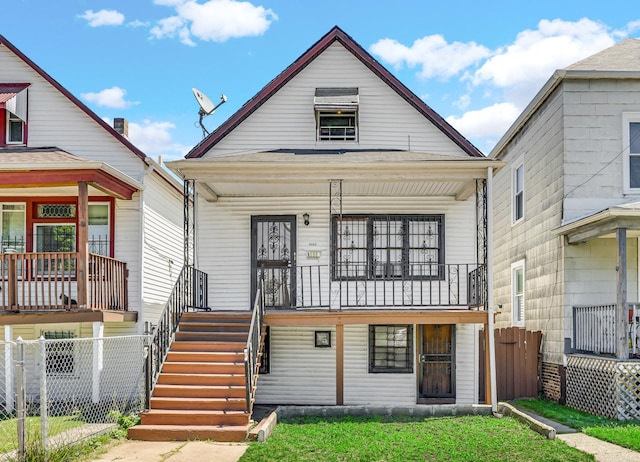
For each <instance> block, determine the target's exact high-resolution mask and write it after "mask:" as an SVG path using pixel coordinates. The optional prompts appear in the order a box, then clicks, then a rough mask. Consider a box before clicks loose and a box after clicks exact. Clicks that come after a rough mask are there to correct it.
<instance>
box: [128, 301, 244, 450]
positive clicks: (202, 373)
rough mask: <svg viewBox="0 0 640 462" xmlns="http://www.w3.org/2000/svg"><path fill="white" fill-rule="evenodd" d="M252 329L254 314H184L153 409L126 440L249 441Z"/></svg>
mask: <svg viewBox="0 0 640 462" xmlns="http://www.w3.org/2000/svg"><path fill="white" fill-rule="evenodd" d="M250 323H251V313H250V312H194V313H185V314H183V315H182V319H181V320H180V324H179V326H178V331H177V332H176V336H175V340H174V341H173V343H172V344H171V348H170V350H169V352H168V353H167V359H166V361H165V363H164V364H163V366H162V370H161V371H160V375H159V376H158V380H157V383H156V386H155V388H154V390H153V395H152V397H151V401H150V409H149V410H147V411H144V412H142V413H141V414H140V419H141V421H140V425H136V426H134V427H131V428H129V430H128V438H129V439H133V440H143V441H187V440H211V441H221V442H237V441H245V440H246V439H247V435H248V432H249V430H250V426H251V414H250V413H249V412H247V410H246V409H247V401H246V391H245V371H244V348H245V346H246V343H247V337H248V332H249V325H250Z"/></svg>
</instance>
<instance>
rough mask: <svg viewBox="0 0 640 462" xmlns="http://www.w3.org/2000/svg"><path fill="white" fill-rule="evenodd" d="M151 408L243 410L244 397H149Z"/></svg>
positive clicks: (244, 405) (245, 405) (245, 407)
mask: <svg viewBox="0 0 640 462" xmlns="http://www.w3.org/2000/svg"><path fill="white" fill-rule="evenodd" d="M151 409H176V410H177V409H182V410H192V411H200V410H202V411H245V410H246V409H247V400H246V399H245V398H184V397H180V398H175V397H164V396H159V397H157V398H156V397H154V398H151Z"/></svg>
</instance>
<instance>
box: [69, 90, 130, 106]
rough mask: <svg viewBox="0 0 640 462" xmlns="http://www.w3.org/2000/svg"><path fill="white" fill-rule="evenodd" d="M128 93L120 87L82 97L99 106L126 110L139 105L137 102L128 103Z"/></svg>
mask: <svg viewBox="0 0 640 462" xmlns="http://www.w3.org/2000/svg"><path fill="white" fill-rule="evenodd" d="M126 95H127V91H126V90H123V89H122V88H120V87H111V88H106V89H104V90H102V91H99V92H97V93H92V92H90V93H81V94H80V96H81V97H82V99H84V100H85V101H88V102H90V103H93V104H95V105H97V106H104V107H110V108H115V109H124V108H128V107H131V106H133V105H137V104H139V103H138V102H136V101H127V100H126V99H125V96H126Z"/></svg>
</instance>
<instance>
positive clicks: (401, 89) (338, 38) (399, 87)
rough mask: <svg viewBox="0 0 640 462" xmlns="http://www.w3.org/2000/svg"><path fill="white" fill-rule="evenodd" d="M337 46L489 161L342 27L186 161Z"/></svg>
mask: <svg viewBox="0 0 640 462" xmlns="http://www.w3.org/2000/svg"><path fill="white" fill-rule="evenodd" d="M334 42H339V43H340V44H341V45H342V46H343V47H344V48H345V49H346V50H348V51H349V52H350V53H351V54H353V55H354V56H355V57H356V58H357V59H358V60H359V61H360V62H361V63H362V64H364V65H365V66H366V67H367V68H368V69H369V70H370V71H371V72H373V73H374V74H375V75H376V76H378V77H379V78H380V79H381V80H382V81H383V82H385V83H386V84H387V85H389V87H391V88H392V89H393V90H394V91H395V92H396V93H397V94H398V95H400V96H401V97H402V98H403V99H404V100H405V101H406V102H407V103H409V104H410V105H411V106H412V107H414V108H415V109H416V110H417V111H418V112H419V113H420V114H422V115H423V116H424V117H426V118H427V119H428V120H429V121H430V122H431V123H432V124H434V125H435V126H436V127H437V128H439V129H440V130H441V131H442V132H443V133H444V134H445V135H447V136H448V137H449V138H450V139H451V140H452V141H453V142H454V143H456V144H457V145H458V146H459V147H460V148H461V149H462V150H463V151H464V152H465V153H467V154H468V155H469V156H471V157H485V156H484V155H483V154H482V152H480V150H478V148H476V147H475V146H474V145H473V144H471V142H469V140H467V139H466V138H465V137H463V136H462V135H461V134H460V133H459V132H458V131H457V130H456V129H454V128H453V127H452V126H451V125H449V123H448V122H447V121H445V120H444V119H443V118H442V117H441V116H440V115H439V114H437V113H436V112H435V111H434V110H433V109H431V108H430V107H429V106H428V105H427V104H426V103H425V102H424V101H422V100H421V99H420V98H419V97H418V96H416V94H415V93H413V92H412V91H411V90H409V88H407V87H406V86H405V85H404V84H403V83H402V82H400V81H399V80H398V79H397V78H396V77H394V76H393V75H392V74H391V73H390V72H389V71H388V70H387V69H386V68H385V67H384V66H382V65H381V64H380V63H379V62H378V61H376V59H375V58H374V57H373V56H371V55H370V54H369V53H368V52H367V51H366V50H365V49H364V48H362V47H361V46H360V45H359V44H358V43H356V42H355V41H354V40H353V39H352V38H351V37H350V36H349V35H347V34H346V33H345V32H344V31H343V30H342V29H340V28H339V27H338V26H334V27H333V28H332V29H331V30H330V31H329V32H328V33H327V34H325V35H324V36H323V37H322V38H321V39H320V40H318V41H317V42H316V43H315V44H314V45H312V46H311V48H309V49H308V50H307V51H305V52H304V53H303V54H302V55H301V56H300V57H299V58H298V59H296V60H295V61H294V62H293V63H292V64H290V65H289V67H287V68H286V69H285V70H284V71H282V72H281V73H280V74H279V75H278V76H277V77H276V78H274V79H273V80H272V81H271V82H269V83H268V84H267V85H266V86H265V87H264V88H262V90H260V91H259V92H258V93H257V94H256V95H255V96H254V97H253V98H251V99H250V100H249V101H247V102H246V103H245V104H244V105H243V106H242V107H241V108H240V109H239V110H238V111H236V112H235V114H233V115H232V116H231V117H229V118H228V119H227V120H226V121H225V122H223V123H222V124H221V125H220V126H219V127H218V128H216V129H215V130H214V131H213V132H211V134H210V135H209V136H207V137H206V138H205V139H204V140H202V141H201V142H200V143H199V144H198V145H196V146H195V147H194V148H193V149H192V150H191V151H190V152H189V153H188V154H187V155H186V156H185V157H186V158H197V157H202V156H203V155H204V154H205V153H206V152H207V151H209V150H210V149H211V148H213V147H214V146H215V145H216V144H218V143H219V142H220V141H221V140H222V139H223V138H224V137H225V136H227V135H228V134H229V133H230V132H231V131H233V130H234V129H235V128H236V127H237V126H238V125H239V124H240V123H242V122H243V121H244V120H245V119H246V118H247V117H249V116H250V115H251V114H253V113H254V112H255V111H256V110H257V109H258V108H259V107H260V106H262V105H263V104H264V103H265V102H266V101H268V100H269V98H271V97H272V96H273V95H274V94H275V93H276V92H278V91H279V90H280V89H281V88H282V87H283V86H284V85H285V84H287V83H288V82H289V81H290V80H291V79H293V78H294V77H295V76H296V75H297V74H298V73H300V71H302V70H303V69H304V68H306V67H307V66H308V65H309V64H310V63H311V62H312V61H313V60H314V59H315V58H316V57H317V56H319V55H320V54H321V53H322V52H324V51H325V50H326V49H327V48H328V47H329V46H331V45H332V44H333V43H334Z"/></svg>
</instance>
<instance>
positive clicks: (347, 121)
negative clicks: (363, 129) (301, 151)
mask: <svg viewBox="0 0 640 462" xmlns="http://www.w3.org/2000/svg"><path fill="white" fill-rule="evenodd" d="M313 103H314V110H315V114H316V129H317V130H316V139H317V141H357V139H358V105H359V96H358V89H357V88H316V92H315V97H314V100H313Z"/></svg>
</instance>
